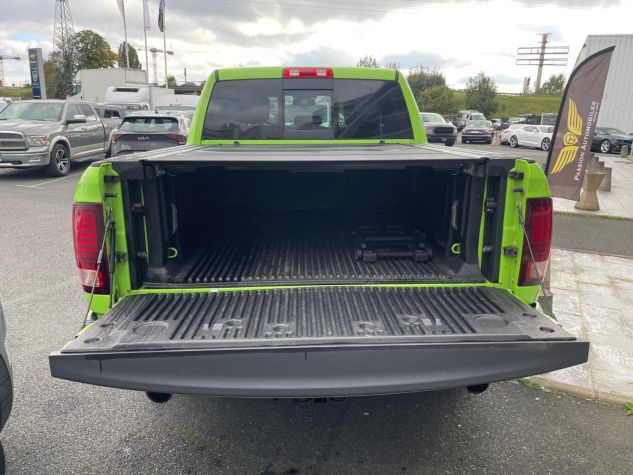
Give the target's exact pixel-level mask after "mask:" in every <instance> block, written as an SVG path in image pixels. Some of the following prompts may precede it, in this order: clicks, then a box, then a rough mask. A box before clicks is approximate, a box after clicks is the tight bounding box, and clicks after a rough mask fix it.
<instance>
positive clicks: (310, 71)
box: [284, 68, 334, 78]
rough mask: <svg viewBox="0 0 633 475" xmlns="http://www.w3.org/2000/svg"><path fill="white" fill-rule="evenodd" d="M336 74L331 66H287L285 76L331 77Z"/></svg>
mask: <svg viewBox="0 0 633 475" xmlns="http://www.w3.org/2000/svg"><path fill="white" fill-rule="evenodd" d="M333 76H334V74H333V73H332V70H331V69H330V68H286V69H284V77H285V78H331V77H333Z"/></svg>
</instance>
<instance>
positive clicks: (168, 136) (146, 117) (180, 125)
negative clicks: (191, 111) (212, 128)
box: [112, 112, 189, 157]
mask: <svg viewBox="0 0 633 475" xmlns="http://www.w3.org/2000/svg"><path fill="white" fill-rule="evenodd" d="M187 135H189V121H188V119H187V118H186V117H184V116H183V115H180V114H162V113H159V112H135V113H133V114H130V115H128V116H127V117H125V118H124V119H123V122H122V123H121V126H120V127H119V128H118V129H117V130H116V131H115V132H114V134H112V156H113V157H115V156H117V155H123V154H128V153H135V152H146V151H148V150H156V149H159V148H166V147H175V146H177V145H184V144H186V143H187Z"/></svg>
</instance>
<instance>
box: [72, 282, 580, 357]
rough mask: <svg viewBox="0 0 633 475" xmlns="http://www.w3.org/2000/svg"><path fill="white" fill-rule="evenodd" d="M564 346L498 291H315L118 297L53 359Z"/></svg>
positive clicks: (552, 327) (555, 329)
mask: <svg viewBox="0 0 633 475" xmlns="http://www.w3.org/2000/svg"><path fill="white" fill-rule="evenodd" d="M571 339H573V337H572V336H571V335H569V334H568V333H566V332H565V331H563V330H562V329H561V328H560V327H559V326H558V325H556V324H554V323H552V322H551V321H550V320H549V319H548V318H546V317H545V316H543V315H541V314H540V313H538V312H537V311H535V310H534V309H532V308H531V307H529V306H527V305H524V304H522V303H520V302H519V301H518V300H517V299H516V298H515V297H513V296H512V295H511V294H510V293H508V292H507V291H506V290H503V289H497V288H488V287H452V288H422V287H407V288H402V287H400V288H399V287H356V286H349V287H333V286H322V287H295V288H283V289H271V290H251V291H228V292H208V293H185V294H182V293H178V294H171V293H169V294H148V295H139V296H132V297H128V298H125V299H124V300H123V301H122V302H120V303H119V304H118V305H116V306H115V307H114V309H113V310H112V311H111V312H110V313H109V314H107V315H106V316H104V317H103V318H102V319H100V320H99V321H97V322H96V323H94V324H93V325H92V326H91V327H90V328H88V329H87V330H86V331H84V332H82V333H81V334H80V335H79V336H78V338H77V339H76V340H74V341H73V342H72V343H71V344H70V345H68V346H67V347H65V348H64V349H63V353H73V352H92V351H104V350H106V351H130V350H144V349H153V350H156V349H162V350H172V349H173V350H175V349H214V348H227V347H230V348H238V347H242V348H244V347H266V346H294V345H323V344H342V343H352V344H354V343H364V344H367V343H371V344H378V343H382V344H392V343H412V342H417V343H420V342H429V343H430V342H433V343H441V342H454V341H460V342H462V341H463V342H466V341H479V342H483V341H487V342H495V341H505V342H507V341H534V340H571Z"/></svg>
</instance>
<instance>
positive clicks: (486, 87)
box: [465, 71, 497, 117]
mask: <svg viewBox="0 0 633 475" xmlns="http://www.w3.org/2000/svg"><path fill="white" fill-rule="evenodd" d="M465 106H466V109H473V110H478V111H479V112H482V113H483V114H484V115H485V116H486V117H488V116H490V115H491V114H493V113H494V112H495V111H496V110H497V85H496V84H495V80H494V79H493V78H491V77H490V76H486V74H485V73H484V72H483V71H482V72H480V73H479V74H477V75H476V76H473V77H470V78H468V83H467V84H466V91H465Z"/></svg>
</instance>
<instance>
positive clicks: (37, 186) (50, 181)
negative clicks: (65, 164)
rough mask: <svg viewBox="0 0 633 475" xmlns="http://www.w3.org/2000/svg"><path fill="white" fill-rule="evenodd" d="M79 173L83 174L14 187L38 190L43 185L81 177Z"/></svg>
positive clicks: (72, 174)
mask: <svg viewBox="0 0 633 475" xmlns="http://www.w3.org/2000/svg"><path fill="white" fill-rule="evenodd" d="M81 173H83V172H77V173H70V174H68V175H66V176H62V177H60V178H55V179H53V180H48V181H43V182H42V183H37V184H35V185H15V186H19V187H20V188H38V189H41V188H42V186H44V185H49V184H51V183H57V182H58V181H62V180H65V179H66V178H70V177H71V176H76V175H81Z"/></svg>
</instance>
